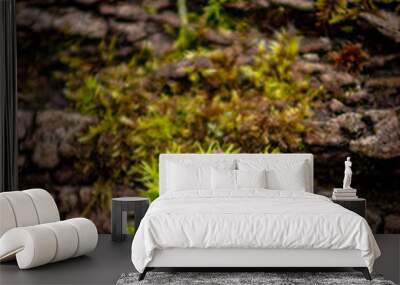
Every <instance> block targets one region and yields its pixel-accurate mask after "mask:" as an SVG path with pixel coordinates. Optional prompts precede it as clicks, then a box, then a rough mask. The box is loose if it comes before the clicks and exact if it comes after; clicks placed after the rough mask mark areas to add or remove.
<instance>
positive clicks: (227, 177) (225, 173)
mask: <svg viewBox="0 0 400 285" xmlns="http://www.w3.org/2000/svg"><path fill="white" fill-rule="evenodd" d="M211 181H212V189H213V190H220V189H224V190H229V191H231V190H235V189H236V170H232V169H216V168H212V169H211Z"/></svg>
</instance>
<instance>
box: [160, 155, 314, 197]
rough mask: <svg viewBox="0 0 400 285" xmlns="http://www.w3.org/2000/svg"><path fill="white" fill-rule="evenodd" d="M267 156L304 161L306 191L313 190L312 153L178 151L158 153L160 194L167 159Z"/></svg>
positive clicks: (162, 190) (274, 158)
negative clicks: (204, 152) (202, 152)
mask: <svg viewBox="0 0 400 285" xmlns="http://www.w3.org/2000/svg"><path fill="white" fill-rule="evenodd" d="M266 156H267V157H268V160H272V161H274V160H277V161H279V160H289V161H293V162H301V161H304V162H305V163H306V166H307V167H306V169H307V171H306V172H305V173H306V176H307V177H306V181H307V182H308V183H307V185H308V187H307V189H306V191H307V192H311V193H313V192H314V185H313V182H314V161H313V155H312V154H310V153H293V154H292V153H291V154H249V153H241V154H193V153H180V154H160V160H159V175H160V180H159V188H160V195H162V194H164V193H165V192H166V191H167V187H166V185H167V180H168V177H167V162H168V161H172V162H174V161H183V160H190V161H198V162H199V163H201V162H203V161H213V160H225V161H226V160H232V161H236V160H237V159H260V158H265V157H266Z"/></svg>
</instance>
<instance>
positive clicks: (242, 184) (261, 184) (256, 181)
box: [236, 169, 267, 188]
mask: <svg viewBox="0 0 400 285" xmlns="http://www.w3.org/2000/svg"><path fill="white" fill-rule="evenodd" d="M236 182H237V187H238V188H267V171H266V170H265V169H263V170H236Z"/></svg>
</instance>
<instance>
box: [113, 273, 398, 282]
mask: <svg viewBox="0 0 400 285" xmlns="http://www.w3.org/2000/svg"><path fill="white" fill-rule="evenodd" d="M138 276H139V274H138V273H127V274H122V275H121V277H120V278H119V279H118V281H117V285H136V284H140V285H146V284H157V285H163V284H171V285H184V284H185V285H186V284H212V285H219V284H221V285H234V284H237V285H239V284H240V285H242V284H244V285H245V284H252V285H253V284H267V285H270V284H273V285H275V284H276V285H278V284H279V285H281V284H282V285H297V284H321V285H322V284H326V285H336V284H337V285H339V284H340V285H342V284H355V285H358V284H368V285H371V284H374V285H375V284H376V285H395V283H393V282H392V281H388V280H384V279H383V277H382V276H379V275H372V277H373V280H372V281H368V280H366V279H365V278H364V276H363V275H362V274H361V273H359V272H148V273H147V275H146V278H145V279H144V280H142V281H138V280H137V279H138Z"/></svg>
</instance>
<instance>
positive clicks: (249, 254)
mask: <svg viewBox="0 0 400 285" xmlns="http://www.w3.org/2000/svg"><path fill="white" fill-rule="evenodd" d="M266 157H267V158H268V159H271V160H272V161H274V160H281V159H289V160H291V161H305V162H306V165H307V171H306V176H307V177H306V178H307V180H306V181H308V187H307V189H306V191H307V192H311V193H313V179H314V171H313V155H312V154H162V155H160V162H159V170H160V181H159V187H160V195H163V194H164V193H165V192H166V191H167V188H166V185H167V180H168V176H167V168H166V162H167V161H177V160H179V161H182V160H185V159H190V160H198V161H199V162H201V161H205V160H207V161H210V160H221V159H223V160H235V159H238V158H246V159H247V158H253V159H257V158H263V159H265V158H266ZM343 267H346V268H348V267H350V268H353V269H355V270H358V271H361V272H362V273H363V275H364V277H365V278H366V279H367V280H371V276H370V274H369V271H368V268H367V267H366V264H365V262H364V260H363V259H362V257H361V252H360V251H359V250H329V249H249V248H243V249H238V248H224V249H216V248H209V249H197V248H170V249H162V250H160V249H159V250H156V251H155V253H154V256H153V259H152V261H151V262H150V263H149V264H148V266H147V267H146V268H145V270H144V271H143V273H141V274H140V275H139V280H143V279H144V277H145V275H146V273H147V272H148V271H150V270H153V269H155V268H185V269H188V268H189V269H190V268H215V269H217V268H230V269H234V270H236V269H237V271H246V269H254V268H259V269H263V268H264V269H265V268H285V269H289V270H290V268H293V269H295V268H343Z"/></svg>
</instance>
